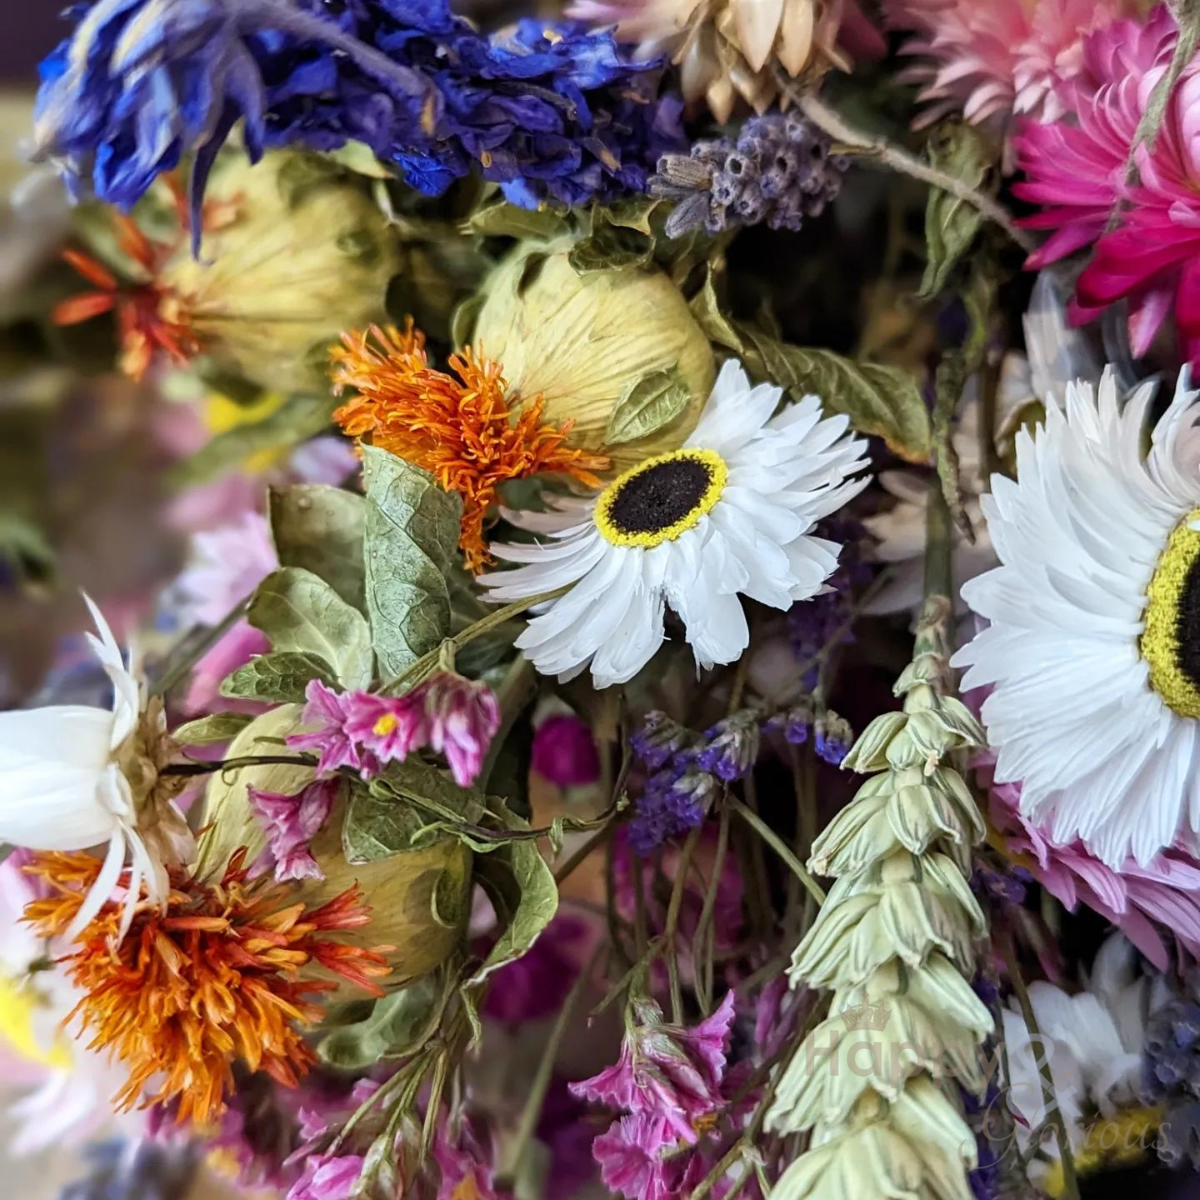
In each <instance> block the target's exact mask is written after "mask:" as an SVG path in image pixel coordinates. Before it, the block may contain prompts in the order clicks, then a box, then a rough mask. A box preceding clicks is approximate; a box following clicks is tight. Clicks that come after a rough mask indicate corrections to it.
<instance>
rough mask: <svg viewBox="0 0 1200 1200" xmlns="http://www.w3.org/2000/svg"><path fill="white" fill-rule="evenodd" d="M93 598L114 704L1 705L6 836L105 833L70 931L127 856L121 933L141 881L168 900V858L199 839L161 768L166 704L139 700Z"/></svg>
mask: <svg viewBox="0 0 1200 1200" xmlns="http://www.w3.org/2000/svg"><path fill="white" fill-rule="evenodd" d="M85 599H86V597H85ZM87 603H88V607H89V608H90V610H91V613H92V617H93V618H94V620H95V622H96V628H97V629H98V630H99V634H100V636H99V637H96V636H95V635H93V634H88V635H87V636H88V641H89V642H90V644H91V646H92V649H93V651H94V652H95V654H96V657H97V658H98V659H99V660H100V663H101V665H102V666H103V668H104V671H105V673H106V674H107V675H108V677H109V679H110V681H111V682H112V686H113V707H112V711H111V712H105V711H104V710H103V709H98V708H90V707H86V706H82V705H55V706H50V707H47V708H35V709H28V710H20V711H15V712H6V713H0V841H4V842H7V843H9V844H10V845H15V846H24V847H26V848H27V849H30V850H51V851H53V850H60V851H78V850H87V849H90V848H91V847H93V846H99V845H102V844H103V843H105V842H107V844H108V853H107V855H106V857H105V860H104V866H103V868H102V869H101V871H100V874H99V875H98V876H97V877H96V882H95V884H94V885H93V887H92V889H91V891H90V892H89V893H88V896H87V898H86V900H85V901H84V903H83V905H82V906H81V907H80V910H79V915H78V917H77V918H76V919H75V921H74V923H73V925H72V933H73V934H74V933H78V932H79V931H80V930H82V929H83V928H84V927H85V926H86V925H87V924H88V923H89V922H90V921H91V920H92V918H93V917H94V916H95V915H96V914H97V913H98V912H99V911H100V908H101V907H102V906H103V904H104V903H105V901H107V900H108V899H109V898H110V896H111V895H112V893H113V891H114V889H115V888H116V886H117V884H118V882H119V881H120V877H121V872H122V870H123V868H124V867H125V865H126V862H128V863H129V865H130V867H131V875H130V879H129V883H128V885H127V897H126V905H125V917H124V921H123V923H122V927H121V932H122V936H123V935H124V932H125V930H126V929H127V928H128V922H129V921H130V920H131V919H132V916H133V909H134V906H135V905H136V903H137V901H138V900H139V898H140V895H141V889H142V885H143V884H144V885H145V888H146V894H147V897H148V898H149V899H150V900H151V901H152V902H154V903H163V902H165V900H166V896H167V889H168V881H167V870H166V867H167V864H168V863H172V862H183V861H186V860H187V859H188V858H189V857H190V856H191V854H192V851H193V849H194V846H193V841H192V837H191V834H190V832H189V831H188V827H187V823H186V822H185V821H184V819H183V816H182V814H181V813H180V812H179V810H178V809H177V808H176V807H175V805H174V804H173V803H172V798H173V796H174V795H175V794H177V793H178V791H179V786H178V785H177V783H176V782H174V781H172V782H167V781H163V780H160V777H159V770H160V768H161V767H163V766H165V765H166V759H167V757H168V755H169V745H170V743H169V741H168V740H167V738H166V723H165V719H164V716H163V711H162V704H161V702H160V701H157V700H154V701H151V702H150V703H149V704H148V705H146V706H145V708H143V704H142V696H141V688H140V685H139V683H138V680H137V678H136V677H135V675H134V673H133V671H132V670H131V669H130V668H129V667H127V666H126V664H125V661H124V659H123V658H122V656H121V651H120V649H119V648H118V646H117V643H116V639H115V638H114V637H113V634H112V630H111V629H110V628H109V627H108V624H107V623H106V622H105V620H104V617H103V616H102V615H101V613H100V610H99V609H98V608H97V607H96V606H95V605H94V604H93V603H92V602H91V600H88V601H87Z"/></svg>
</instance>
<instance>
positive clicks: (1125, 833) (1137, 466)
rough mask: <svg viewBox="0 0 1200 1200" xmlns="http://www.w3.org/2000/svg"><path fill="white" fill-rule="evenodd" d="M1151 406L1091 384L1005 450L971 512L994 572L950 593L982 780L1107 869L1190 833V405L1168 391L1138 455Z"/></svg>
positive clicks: (1196, 779) (1193, 568) (1195, 651)
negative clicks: (961, 637) (978, 512)
mask: <svg viewBox="0 0 1200 1200" xmlns="http://www.w3.org/2000/svg"><path fill="white" fill-rule="evenodd" d="M1153 394H1154V387H1153V385H1151V384H1145V385H1143V386H1142V387H1140V388H1138V389H1137V391H1136V392H1135V393H1134V395H1133V396H1132V398H1131V399H1130V400H1129V402H1128V403H1127V404H1125V405H1124V406H1122V405H1121V403H1120V401H1119V399H1118V395H1117V385H1116V381H1115V378H1114V375H1113V372H1112V371H1111V369H1110V370H1106V371H1105V373H1104V376H1103V378H1102V380H1101V382H1100V387H1099V395H1098V397H1097V394H1096V391H1095V390H1094V389H1093V388H1092V387H1091V386H1090V385H1089V384H1082V383H1081V384H1075V385H1071V386H1070V387H1068V388H1067V391H1066V398H1065V401H1064V403H1062V404H1058V403H1053V402H1052V403H1049V404H1048V405H1047V410H1046V422H1045V426H1044V428H1041V429H1039V430H1038V431H1037V434H1036V436H1034V435H1031V434H1030V433H1029V432H1028V431H1025V430H1023V431H1021V432H1020V433H1019V434H1018V436H1017V440H1016V457H1017V476H1018V477H1017V480H1016V481H1013V480H1011V479H1007V478H1004V477H1001V476H994V477H993V480H992V487H993V492H992V494H991V495H990V496H985V497H984V498H983V512H984V516H985V517H986V519H987V523H988V530H989V533H990V534H991V539H992V544H993V545H994V546H995V548H996V554H997V556H998V557H999V559H1000V563H1001V565H1000V566H999V567H997V568H995V569H994V570H992V571H989V572H988V573H987V574H985V575H981V576H979V577H978V578H977V579H974V580H972V581H971V582H970V583H968V584H967V585H966V586H965V587H964V588H963V596H964V598H965V599H966V601H967V603H968V604H969V605H970V607H971V608H972V610H973V611H974V612H975V613H977V614H978V615H979V616H981V617H983V618H985V619H986V620H987V621H988V622H989V624H988V626H987V628H985V629H984V630H983V631H982V632H980V633H979V634H977V635H976V637H975V638H974V639H973V640H972V641H971V642H970V643H969V644H968V645H966V646H964V647H963V648H962V649H961V650H960V651H959V652H958V653H957V655H955V657H954V659H953V662H954V665H956V666H962V667H968V668H969V670H968V671H967V672H966V675H965V676H964V678H963V686H964V687H966V688H976V687H978V688H988V689H990V693H989V695H988V697H987V699H986V700H985V701H984V703H983V711H982V716H983V723H984V725H985V726H986V727H987V732H988V742H989V745H990V746H991V747H992V748H993V749H994V750H995V752H996V780H997V781H998V782H1001V783H1020V784H1021V801H1020V804H1021V811H1022V812H1023V813H1024V814H1025V815H1027V816H1028V817H1030V818H1031V819H1032V820H1033V821H1034V822H1036V823H1038V824H1042V825H1045V826H1046V827H1047V828H1048V829H1049V831H1050V834H1051V836H1052V837H1053V839H1054V840H1055V841H1056V842H1059V843H1068V842H1071V841H1073V840H1074V839H1075V838H1077V837H1078V838H1081V839H1082V840H1083V842H1084V843H1085V845H1086V846H1087V847H1088V849H1089V850H1091V851H1092V853H1093V854H1095V855H1096V856H1097V857H1099V858H1101V859H1103V860H1104V862H1105V863H1107V864H1108V865H1109V866H1111V867H1113V868H1114V869H1120V867H1121V865H1122V864H1123V863H1124V862H1125V860H1126V859H1127V858H1128V856H1129V855H1130V854H1132V855H1133V856H1134V857H1136V859H1137V861H1138V862H1139V863H1142V864H1145V863H1148V862H1149V861H1150V860H1151V859H1153V858H1154V856H1155V855H1156V854H1157V853H1158V852H1159V851H1160V850H1161V849H1163V848H1164V847H1166V846H1170V845H1172V844H1173V843H1174V842H1175V841H1176V840H1177V839H1184V840H1189V841H1192V842H1193V843H1194V841H1195V839H1194V836H1192V835H1194V834H1195V833H1196V831H1197V830H1198V829H1200V770H1197V766H1198V765H1200V764H1198V761H1197V759H1198V751H1200V741H1198V737H1200V725H1198V724H1197V718H1198V717H1200V430H1197V428H1196V422H1197V418H1198V417H1200V405H1197V404H1196V403H1195V400H1196V393H1195V392H1190V391H1188V377H1187V374H1186V373H1185V374H1184V375H1183V376H1182V377H1181V379H1180V381H1179V387H1178V390H1177V391H1176V394H1175V398H1174V401H1173V402H1172V404H1171V405H1170V407H1169V408H1168V409H1167V411H1166V412H1165V413H1164V414H1163V416H1162V418H1161V420H1159V422H1158V423H1157V425H1156V426H1155V428H1154V431H1153V434H1152V440H1151V444H1150V449H1149V453H1148V455H1144V454H1143V449H1142V447H1143V441H1142V439H1143V431H1144V426H1145V422H1146V414H1147V410H1148V408H1149V405H1150V401H1151V399H1152V397H1153Z"/></svg>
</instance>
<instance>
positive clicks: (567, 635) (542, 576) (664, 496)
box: [480, 361, 867, 687]
mask: <svg viewBox="0 0 1200 1200" xmlns="http://www.w3.org/2000/svg"><path fill="white" fill-rule="evenodd" d="M782 394H783V393H782V389H780V388H778V387H772V386H770V385H767V384H760V385H759V386H757V387H751V386H750V381H749V380H748V379H747V378H746V373H745V371H743V370H742V367H741V365H740V364H739V363H737V362H733V361H730V362H727V363H726V364H725V365H724V367H722V369H721V373H720V375H719V376H718V377H717V381H716V384H715V385H714V386H713V391H712V395H711V396H710V397H709V399H708V401H707V403H706V405H705V408H704V411H703V413H702V414H701V417H700V422H699V424H698V425H697V426H696V429H695V431H694V432H693V434H692V436H691V437H690V438H689V439H688V441H687V443H686V444H685V445H684V447H683V448H682V449H679V450H675V451H671V452H669V453H667V454H660V455H657V456H656V457H654V458H650V459H647V460H646V461H645V462H643V463H640V464H639V465H638V466H636V467H634V468H632V469H631V470H629V471H626V472H625V473H624V474H623V475H621V476H619V477H618V478H617V479H615V480H614V481H613V482H612V483H610V484H609V485H608V487H606V488H605V489H604V490H603V491H602V492H600V493H599V494H598V495H595V496H592V497H588V498H577V497H567V498H558V499H556V500H555V501H554V505H555V507H554V510H553V511H551V512H548V513H508V514H506V515H507V516H508V518H509V520H511V521H512V522H513V524H515V525H517V526H519V527H520V528H523V529H528V530H531V531H532V532H534V533H538V534H544V535H547V540H544V541H538V542H534V543H532V544H527V545H499V546H493V547H492V548H493V550H494V551H495V552H496V554H497V555H498V556H499V557H501V558H504V559H508V560H509V561H512V562H519V563H524V564H526V565H524V566H521V567H518V568H517V569H515V570H509V571H500V572H494V573H492V574H490V575H485V576H483V577H481V580H480V582H481V583H482V584H484V586H486V587H488V588H490V589H491V598H492V599H494V600H500V601H513V600H524V599H528V598H530V597H532V596H536V595H538V594H539V593H542V592H546V591H551V590H553V589H555V588H558V587H562V586H564V585H573V586H571V589H570V591H568V592H566V593H565V594H564V595H562V596H560V597H558V598H557V599H555V600H553V601H551V602H549V603H548V604H547V605H546V606H545V609H544V611H542V612H541V613H540V615H538V616H536V617H534V618H533V619H532V620H531V621H530V622H529V625H528V628H527V629H526V630H525V632H524V633H522V634H521V636H520V637H519V638H518V639H517V643H516V644H517V646H518V648H519V649H521V650H523V651H524V652H525V654H526V655H527V656H528V658H529V659H530V660H531V661H532V662H533V664H534V666H535V667H537V669H538V670H539V671H542V672H543V673H544V674H547V675H558V676H559V677H560V678H563V679H569V678H571V677H572V676H574V675H577V674H579V672H581V671H582V670H584V668H586V667H588V666H589V665H590V667H591V671H592V676H593V679H594V680H595V683H596V686H597V687H608V686H610V685H611V684H614V683H624V682H625V681H626V680H628V679H631V678H632V677H633V676H634V675H635V674H637V672H638V671H639V670H641V668H642V667H644V666H645V665H646V663H647V662H649V660H650V659H651V657H652V656H653V655H654V652H655V651H656V650H657V649H658V647H659V645H660V644H661V642H662V640H663V637H664V619H665V614H666V609H667V608H668V607H670V608H671V609H672V610H673V611H674V612H675V613H676V614H677V615H678V616H679V618H680V620H681V621H682V622H683V625H684V626H685V628H686V631H687V641H688V643H689V644H690V645H691V647H692V651H693V653H694V655H695V658H696V662H697V663H698V664H699V665H700V666H701V667H710V666H713V665H714V664H716V663H730V662H734V661H736V659H737V658H738V657H739V656H740V655H741V653H742V651H743V650H745V649H746V646H747V645H748V643H749V640H750V633H749V628H748V626H747V623H746V614H745V612H744V611H743V609H742V602H741V600H740V599H739V596H747V597H749V598H750V599H752V600H757V601H758V602H759V603H761V604H765V605H768V606H770V607H771V608H779V609H786V608H789V607H790V606H791V605H792V604H793V603H794V602H795V601H797V600H806V599H809V598H810V597H812V596H815V595H816V594H817V593H819V592H820V591H821V590H822V588H823V585H824V583H825V580H826V579H827V578H828V577H829V575H830V574H831V572H832V571H833V569H834V567H835V566H836V565H837V557H838V550H839V547H838V546H837V545H836V544H835V543H833V542H830V541H827V540H825V539H824V538H819V537H815V536H813V535H812V533H811V530H812V528H813V526H814V525H815V523H816V522H817V521H818V520H819V519H820V518H821V517H824V516H827V515H828V514H829V513H832V512H834V511H835V510H836V509H838V508H840V507H841V506H842V505H843V504H845V503H846V501H847V500H849V499H850V498H851V497H852V496H854V495H855V494H856V493H857V492H859V491H860V490H861V489H862V488H863V487H864V486H865V485H866V482H867V481H866V479H863V478H858V479H852V478H850V476H852V475H853V474H854V473H855V472H856V471H858V470H860V469H861V468H863V467H864V466H865V465H866V464H865V456H866V452H867V444H866V442H865V441H864V440H862V439H860V438H854V437H850V436H847V433H846V431H847V427H848V424H849V422H848V420H847V418H846V417H844V416H837V417H831V418H828V419H826V418H824V416H823V413H822V410H821V402H820V400H819V399H818V398H817V397H816V396H806V397H805V398H804V399H803V400H801V401H800V402H799V403H798V404H794V405H791V406H789V407H787V408H785V409H784V410H783V411H782V412H781V413H780V414H779V415H778V416H773V415H772V414H773V413H774V412H775V409H776V408H777V407H778V405H779V401H780V398H781V397H782Z"/></svg>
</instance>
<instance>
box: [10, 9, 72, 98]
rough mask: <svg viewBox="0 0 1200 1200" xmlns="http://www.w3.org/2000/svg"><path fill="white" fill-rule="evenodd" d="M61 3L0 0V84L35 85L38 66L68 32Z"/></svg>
mask: <svg viewBox="0 0 1200 1200" xmlns="http://www.w3.org/2000/svg"><path fill="white" fill-rule="evenodd" d="M63 7H65V5H61V4H60V3H59V2H58V0H0V84H6V85H9V86H11V85H13V84H26V85H32V84H33V83H34V82H35V81H36V80H37V64H38V61H39V60H40V59H41V58H42V56H43V55H44V54H45V53H46V51H48V50H50V49H51V48H52V47H53V46H54V45H55V43H56V42H57V41H58V40H59V39H60V38H61V37H62V36H63V34H64V33H65V32H66V29H67V25H66V22H65V21H63V20H62V19H61V17H60V13H61V12H62V9H63Z"/></svg>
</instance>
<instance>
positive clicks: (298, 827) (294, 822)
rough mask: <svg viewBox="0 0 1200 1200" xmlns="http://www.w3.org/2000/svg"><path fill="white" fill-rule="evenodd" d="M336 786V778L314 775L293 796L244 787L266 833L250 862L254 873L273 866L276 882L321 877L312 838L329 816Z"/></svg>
mask: <svg viewBox="0 0 1200 1200" xmlns="http://www.w3.org/2000/svg"><path fill="white" fill-rule="evenodd" d="M338 787H339V783H338V780H336V779H318V780H317V781H316V782H315V783H310V784H309V785H308V787H306V788H305V789H304V790H303V791H301V792H299V793H298V794H297V795H295V796H285V795H283V794H282V793H280V792H264V791H260V790H259V789H258V788H256V787H250V788H247V793H248V794H249V797H250V809H251V811H252V812H253V813H254V815H255V816H256V817H257V818H258V821H259V823H260V824H261V825H262V826H263V828H264V829H265V830H266V834H267V845H266V849H264V850H263V852H262V854H260V855H259V856H258V859H257V860H256V861H255V864H254V873H255V874H265V873H266V872H267V871H271V870H273V871H274V872H275V878H276V879H277V880H278V881H279V882H280V883H284V882H286V881H287V880H291V879H324V878H325V872H324V871H322V870H321V868H320V866H318V864H317V860H316V859H315V858H313V853H312V839H313V838H314V837H315V836H316V835H317V833H319V832H320V830H321V828H322V827H323V826H324V824H325V822H326V821H327V820H329V814H330V812H331V811H332V809H333V804H334V801H335V800H336V799H337V793H338Z"/></svg>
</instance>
